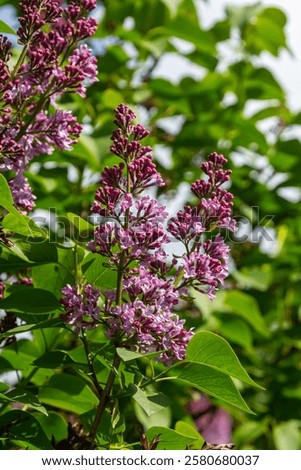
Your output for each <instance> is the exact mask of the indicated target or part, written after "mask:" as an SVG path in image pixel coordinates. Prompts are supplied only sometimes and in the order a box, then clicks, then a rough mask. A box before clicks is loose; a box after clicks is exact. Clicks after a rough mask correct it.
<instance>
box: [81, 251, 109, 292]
mask: <svg viewBox="0 0 301 470" xmlns="http://www.w3.org/2000/svg"><path fill="white" fill-rule="evenodd" d="M107 262H108V258H105V257H103V256H100V255H98V254H94V253H90V254H88V256H86V258H85V259H84V261H83V263H82V271H83V274H84V276H85V278H86V280H87V282H89V283H91V284H94V285H95V286H97V287H101V288H103V289H107V288H111V289H112V288H114V287H115V286H116V279H117V273H116V272H115V271H113V270H112V269H109V268H108V267H106V266H104V263H107Z"/></svg>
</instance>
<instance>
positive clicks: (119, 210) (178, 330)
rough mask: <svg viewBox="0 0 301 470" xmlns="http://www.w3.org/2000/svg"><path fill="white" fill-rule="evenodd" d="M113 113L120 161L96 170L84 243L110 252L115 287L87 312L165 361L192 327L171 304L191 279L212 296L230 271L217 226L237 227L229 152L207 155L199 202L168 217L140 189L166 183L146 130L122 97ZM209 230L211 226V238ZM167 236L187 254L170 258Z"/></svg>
mask: <svg viewBox="0 0 301 470" xmlns="http://www.w3.org/2000/svg"><path fill="white" fill-rule="evenodd" d="M115 115H116V119H115V121H114V122H115V124H116V125H117V127H118V129H117V130H115V131H114V132H113V135H112V140H113V144H112V146H111V152H112V153H113V154H115V155H117V156H118V157H119V158H121V160H122V162H121V163H119V165H115V166H113V167H111V168H105V169H104V171H103V173H102V177H101V179H100V186H99V189H98V190H97V192H96V196H95V201H94V202H93V205H92V212H94V213H95V214H98V215H99V216H100V218H101V220H102V222H101V223H100V225H98V226H97V227H96V228H95V231H94V239H93V240H92V241H91V242H90V243H89V244H88V248H89V249H90V250H91V251H92V252H94V253H98V254H100V255H102V256H105V257H107V258H108V262H109V264H110V266H111V269H115V270H116V271H117V287H116V289H114V290H107V291H105V292H102V294H103V301H102V305H101V307H100V312H99V313H100V315H99V316H98V318H96V317H95V315H91V322H92V323H93V321H94V326H97V324H99V323H100V322H102V323H105V325H106V327H107V335H108V336H109V337H110V338H112V339H114V340H115V342H116V344H118V345H122V346H123V347H127V348H130V349H132V350H138V351H139V352H142V353H152V352H157V353H158V359H157V360H159V361H161V362H162V363H163V364H165V365H170V364H171V363H172V362H173V361H175V360H182V359H184V358H185V354H186V347H187V344H188V342H189V339H190V338H191V336H192V334H193V332H192V330H186V329H185V327H184V324H185V320H182V319H180V318H179V316H178V315H177V314H176V313H174V311H173V310H174V307H175V306H176V305H177V304H178V303H179V300H180V299H181V297H182V296H183V295H187V293H188V288H189V287H194V288H195V289H197V290H199V291H200V292H203V293H206V294H207V295H208V296H209V297H210V298H213V297H214V294H215V292H216V290H217V288H218V287H219V286H220V285H221V284H223V281H224V279H225V277H226V276H227V274H228V256H229V248H228V246H227V245H226V244H225V242H224V239H223V237H222V236H221V234H220V230H221V229H225V228H226V229H228V230H235V223H234V221H233V219H232V218H231V210H232V204H233V201H232V199H233V196H232V194H231V193H229V192H227V191H226V190H224V189H222V188H221V185H222V184H223V183H224V182H226V181H228V180H229V178H230V173H231V172H230V170H224V169H223V166H224V164H225V163H226V162H227V160H226V159H225V158H224V157H223V156H222V155H218V154H217V153H212V154H211V155H209V157H208V161H207V162H205V163H203V164H202V167H201V168H202V170H203V172H204V173H205V174H206V175H207V176H206V180H205V179H200V180H197V181H196V182H195V183H193V185H192V192H193V193H194V195H196V196H197V198H198V199H199V202H198V204H197V205H196V206H195V207H191V206H188V205H187V206H185V207H184V209H183V210H181V211H179V212H178V214H177V216H176V217H173V218H171V219H170V220H169V222H168V223H166V222H167V217H168V213H167V211H166V208H165V206H162V205H160V204H159V203H158V201H157V200H156V199H154V198H152V197H151V196H150V195H143V194H141V193H143V192H144V191H145V190H146V189H148V188H150V187H152V186H162V185H163V184H164V182H163V180H162V177H161V175H160V174H159V173H158V172H157V170H156V166H155V164H154V163H153V161H152V154H151V150H152V149H151V148H150V147H149V146H143V145H142V143H141V140H142V139H144V138H145V137H146V136H147V135H148V131H147V130H146V129H144V127H143V126H142V125H140V124H138V125H136V124H134V119H135V118H136V116H135V114H134V113H133V111H131V110H130V109H129V108H128V107H126V106H125V105H124V104H121V105H119V106H118V107H117V108H116V110H115ZM211 232H213V233H214V232H216V233H215V234H214V236H212V237H211V238H210V233H211ZM205 234H206V235H205ZM171 236H172V237H173V238H175V239H176V240H180V241H181V242H182V243H183V244H184V247H185V254H184V255H183V256H182V257H181V258H179V257H177V256H174V257H173V259H172V261H169V260H168V255H167V253H166V251H165V250H164V246H165V245H166V244H167V243H169V242H171ZM63 294H64V295H65V296H66V297H65V298H63V299H62V303H63V305H64V306H65V308H66V307H67V315H65V319H66V321H68V322H69V323H71V324H72V323H76V324H77V325H80V324H81V323H82V325H81V326H83V327H84V326H85V320H84V319H83V316H82V313H81V312H82V310H81V309H78V307H77V305H78V302H82V301H81V300H78V297H77V296H78V295H79V294H77V288H76V287H72V286H67V287H66V288H64V289H63ZM94 298H96V297H95V296H94ZM85 312H86V311H85ZM85 315H86V313H85Z"/></svg>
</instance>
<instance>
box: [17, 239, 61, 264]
mask: <svg viewBox="0 0 301 470" xmlns="http://www.w3.org/2000/svg"><path fill="white" fill-rule="evenodd" d="M16 247H17V248H19V249H20V250H21V252H22V254H23V255H25V257H26V259H28V260H29V261H32V262H35V263H52V262H56V261H58V250H57V245H56V243H54V242H52V241H51V240H45V239H44V238H34V239H29V238H27V240H26V241H23V240H22V241H18V242H16Z"/></svg>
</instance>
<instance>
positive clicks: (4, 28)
mask: <svg viewBox="0 0 301 470" xmlns="http://www.w3.org/2000/svg"><path fill="white" fill-rule="evenodd" d="M0 33H6V34H14V35H16V34H17V33H16V32H15V31H14V30H13V28H11V27H10V26H9V25H8V24H7V23H5V22H4V21H2V20H0Z"/></svg>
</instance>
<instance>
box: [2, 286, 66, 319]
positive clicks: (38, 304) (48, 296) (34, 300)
mask: <svg viewBox="0 0 301 470" xmlns="http://www.w3.org/2000/svg"><path fill="white" fill-rule="evenodd" d="M0 308H2V309H4V310H10V311H12V312H24V313H34V314H45V313H50V312H54V311H55V310H58V309H60V304H59V302H58V300H57V298H56V297H55V296H54V295H53V294H52V293H51V292H49V291H47V290H44V289H35V288H33V287H30V286H28V287H20V288H19V289H17V290H15V291H14V292H13V293H12V294H10V295H9V296H8V297H5V299H4V300H2V301H0Z"/></svg>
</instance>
